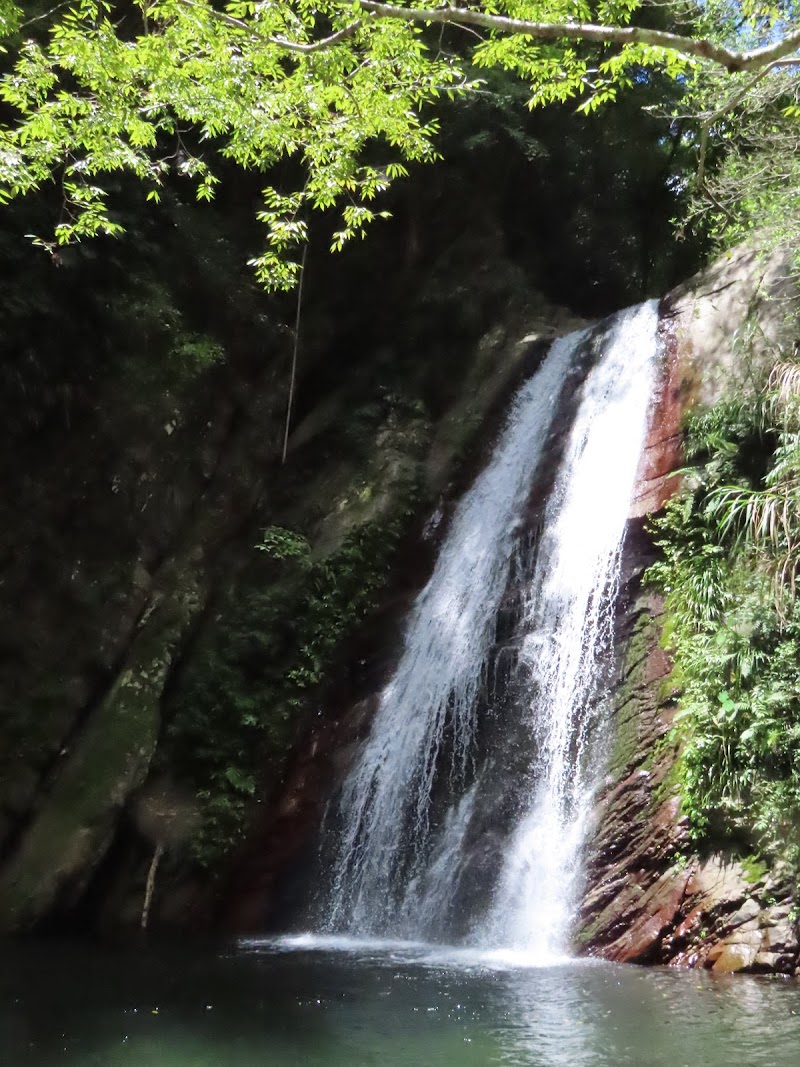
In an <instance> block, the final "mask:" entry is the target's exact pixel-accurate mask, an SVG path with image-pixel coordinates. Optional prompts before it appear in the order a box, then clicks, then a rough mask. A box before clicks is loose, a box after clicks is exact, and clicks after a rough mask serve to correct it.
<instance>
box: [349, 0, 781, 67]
mask: <svg viewBox="0 0 800 1067" xmlns="http://www.w3.org/2000/svg"><path fill="white" fill-rule="evenodd" d="M359 6H360V7H361V8H362V10H363V11H368V12H369V13H370V14H371V15H373V16H374V17H375V18H385V19H401V20H403V21H405V22H444V23H450V24H452V25H455V26H480V27H482V28H483V29H486V30H494V31H496V32H499V33H516V34H520V35H521V36H523V37H534V38H536V39H537V40H541V41H559V40H567V41H594V42H595V43H597V44H622V45H624V44H645V45H649V46H651V47H653V48H665V49H667V50H668V51H670V52H680V53H681V54H683V55H687V56H696V57H697V58H698V59H707V60H710V61H711V62H712V63H716V64H718V65H719V66H722V67H724V68H725V70H727V71H728V72H729V73H732V74H733V73H735V72H737V71H743V70H758V69H760V68H761V67H765V66H767V65H768V64H770V63H773V62H775V61H776V60H780V59H783V58H784V57H786V56H788V55H789V54H790V53H792V52H796V51H797V50H798V48H800V30H798V31H796V32H795V33H791V34H789V35H788V36H787V37H784V38H783V40H780V41H776V42H775V43H774V44H771V45H767V46H766V47H764V48H756V49H753V50H752V51H750V52H732V51H731V50H730V49H728V48H724V47H723V46H722V45H717V44H714V43H713V42H712V41H707V40H703V39H701V38H696V37H684V36H683V35H681V34H677V33H666V32H664V31H662V30H650V29H646V28H644V27H642V26H600V25H597V24H595V23H592V22H560V23H559V22H527V21H526V20H525V19H513V18H508V17H506V16H504V15H489V14H487V13H486V12H484V11H472V10H470V9H468V8H460V7H443V8H434V9H428V8H413V7H399V6H397V5H395V4H384V3H379V2H377V0H359Z"/></svg>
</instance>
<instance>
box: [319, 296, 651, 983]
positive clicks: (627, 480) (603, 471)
mask: <svg viewBox="0 0 800 1067" xmlns="http://www.w3.org/2000/svg"><path fill="white" fill-rule="evenodd" d="M657 329H658V311H657V307H656V304H655V302H654V301H651V302H649V303H647V304H643V305H640V306H638V307H635V308H631V309H628V310H626V311H623V312H620V313H619V314H618V315H616V316H614V317H613V319H611V320H610V321H609V322H608V323H606V324H604V326H602V327H601V328H599V329H595V330H582V331H578V332H575V333H573V334H570V335H568V336H566V337H563V338H560V339H559V340H557V341H556V342H554V344H553V345H552V346H551V348H550V350H549V352H548V354H547V356H546V357H545V358H544V360H543V362H542V364H541V366H540V367H539V369H538V371H537V372H536V373H535V374H534V375H533V376H532V377H531V379H530V380H529V381H528V382H526V383H525V384H524V385H523V386H522V388H521V389H520V390H519V392H518V393H517V395H516V397H515V398H514V400H513V402H512V404H511V406H510V410H509V414H508V417H507V421H506V425H505V427H504V429H503V431H502V432H501V434H500V435H499V438H498V440H497V442H496V445H495V448H494V451H493V454H492V456H491V458H490V460H489V462H488V463H487V465H486V467H485V469H484V470H483V471H482V472H481V474H480V475H479V476H478V477H477V479H476V480H475V482H474V484H473V485H472V487H471V488H470V489H469V491H468V492H467V493H466V494H465V495H464V497H463V499H462V500H461V502H460V503H459V505H458V507H457V508H456V510H455V513H454V515H453V518H452V521H451V523H450V526H449V529H448V531H447V533H446V536H445V539H444V542H443V544H442V546H441V549H440V552H439V555H438V559H437V562H436V565H435V568H434V571H433V574H432V576H431V578H430V580H429V582H428V584H427V585H426V587H425V588H424V589H423V590H422V592H421V593H420V595H419V596H418V598H417V600H416V603H415V605H414V607H413V609H412V611H411V613H410V617H409V620H408V623H407V628H406V634H405V640H404V647H403V650H402V654H401V655H400V658H399V662H398V665H397V667H396V669H395V671H394V674H393V676H392V677H391V679H390V680H389V682H388V684H387V685H386V687H385V689H384V691H383V693H382V695H381V699H380V703H379V707H378V710H377V713H376V715H375V718H374V721H373V723H372V728H371V732H370V735H369V737H368V738H367V740H366V741H365V743H364V744H363V746H362V749H361V751H360V754H359V755H358V757H357V759H356V762H355V764H354V766H353V769H352V770H351V771H350V773H349V775H348V776H347V778H346V780H345V782H344V784H343V786H342V789H341V793H340V795H339V796H338V797H337V798H336V799H335V800H334V802H333V803H332V805H331V810H330V812H329V816H328V819H327V820H326V824H325V827H324V832H323V838H322V847H321V853H320V855H321V862H320V881H321V882H322V885H323V891H322V893H321V899H318V900H317V901H316V902H315V906H314V907H313V908H312V916H313V918H314V920H315V921H314V922H312V928H313V926H316V928H317V930H318V932H320V933H322V934H324V935H328V936H330V935H337V936H338V937H339V940H338V941H337V944H343V943H346V942H342V941H341V935H346V936H348V937H351V938H355V939H357V940H358V939H363V938H365V937H367V938H373V939H374V938H384V939H390V940H397V939H407V940H411V941H431V942H439V943H441V942H448V943H459V944H463V945H467V946H470V947H472V948H475V949H481V950H483V951H484V952H487V953H490V954H493V956H494V958H497V954H498V953H504V954H505V955H506V956H507V957H508V958H509V959H513V960H519V959H520V958H524V959H526V960H527V961H528V962H530V963H534V964H543V963H550V962H553V961H554V960H558V959H559V958H562V957H563V956H564V955H565V953H566V952H567V946H568V939H569V931H570V925H571V921H572V911H573V908H574V904H575V900H576V895H577V891H578V888H579V885H580V856H581V850H582V845H583V843H584V839H585V835H586V829H587V825H588V821H589V818H590V815H591V810H592V799H593V796H594V793H595V788H596V784H597V781H598V776H599V775H600V774H601V772H602V767H603V754H604V750H605V745H606V742H607V732H608V731H607V728H606V727H607V724H606V722H605V716H604V712H605V704H604V699H603V697H604V692H603V683H604V681H606V680H607V676H608V672H609V670H610V667H611V664H612V639H613V617H614V602H615V594H616V590H617V576H618V570H619V558H620V549H621V544H622V540H623V536H624V532H625V527H626V522H627V516H628V513H629V510H630V501H631V497H632V494H633V491H634V486H635V480H636V472H637V469H638V466H639V460H640V456H641V451H642V447H643V443H644V440H645V436H646V433H647V427H648V415H649V409H650V406H651V404H650V401H651V397H652V394H653V389H654V384H655V379H656V374H657V369H658V359H657ZM554 457H555V462H554ZM542 486H543V488H541V492H540V495H541V496H542V497H543V499H544V500H545V501H546V503H544V504H543V505H542V506H541V508H540V515H539V521H538V524H539V525H540V526H541V533H540V535H539V536H538V537H535V538H533V539H532V538H531V534H530V531H529V530H528V529H527V528H526V527H527V526H528V525H529V523H530V519H529V518H527V519H526V513H527V512H528V511H529V507H530V499H531V493H532V491H533V490H534V489H536V488H537V487H542ZM509 603H513V604H514V610H513V611H512V612H511V615H512V616H513V623H512V625H511V627H510V632H509V633H507V634H506V635H505V639H504V641H502V642H498V616H499V613H500V611H501V606H502V608H503V610H504V611H505V613H506V615H508V614H509V608H508V605H509ZM506 628H507V629H508V626H507V627H506ZM498 679H499V682H498ZM488 812H499V813H501V814H500V815H499V817H496V818H494V819H489V820H487V813H488ZM487 855H489V856H490V861H489V862H487V861H486V858H485V857H486V856H487ZM476 857H478V859H477V860H476ZM481 857H483V859H481ZM476 887H477V888H476ZM322 943H324V944H327V945H330V944H331V942H330V941H325V942H322Z"/></svg>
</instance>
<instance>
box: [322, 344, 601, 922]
mask: <svg viewBox="0 0 800 1067" xmlns="http://www.w3.org/2000/svg"><path fill="white" fill-rule="evenodd" d="M581 337H582V334H573V335H571V336H570V337H569V338H563V339H560V340H558V341H556V342H555V343H554V344H553V345H552V347H551V349H550V351H549V353H548V355H547V358H546V359H545V360H544V362H543V364H542V366H541V367H540V368H539V370H538V371H537V373H536V374H535V375H534V376H533V377H532V378H531V379H530V381H528V382H527V383H526V384H525V385H524V386H523V387H522V388H521V389H520V390H519V392H518V394H517V396H516V397H515V399H514V402H513V404H512V408H511V412H510V414H509V418H508V421H507V424H506V427H505V430H504V431H503V433H502V435H501V437H500V440H499V442H498V444H497V447H496V449H495V452H494V455H493V457H492V459H491V461H490V462H489V465H488V466H487V467H486V469H485V470H484V471H483V473H482V474H481V475H479V477H478V478H477V480H476V481H475V483H474V485H473V486H472V488H471V489H470V490H469V492H468V493H467V494H466V495H465V497H464V498H463V500H462V501H461V503H460V505H459V507H458V508H457V510H456V513H455V515H454V516H453V521H452V524H451V526H450V530H449V532H448V535H447V538H446V540H445V543H444V545H443V547H442V550H441V552H440V554H439V557H438V559H437V562H436V566H435V568H434V572H433V574H432V576H431V578H430V581H429V582H428V584H427V585H426V587H425V588H424V589H423V591H422V592H421V593H420V595H419V597H418V598H417V601H416V603H415V606H414V608H413V611H412V613H411V617H410V620H409V623H408V627H407V631H406V637H405V647H404V650H403V655H402V658H401V660H400V663H399V665H398V667H397V670H396V671H395V674H394V677H393V678H392V680H391V681H390V683H389V685H388V686H387V687H386V689H385V690H384V692H383V694H382V697H381V702H380V707H379V709H378V712H377V714H376V716H375V720H374V723H373V726H372V731H371V734H370V737H369V739H368V741H367V743H366V744H365V746H364V749H363V752H362V753H361V755H360V758H359V760H358V762H357V764H356V766H355V768H354V770H353V771H352V772H351V774H350V776H349V777H348V779H347V781H346V782H345V785H344V789H343V793H342V797H341V801H340V810H341V812H342V816H343V827H342V830H341V834H340V839H339V845H338V850H337V856H336V859H335V862H334V877H333V885H332V891H331V894H330V902H329V905H328V908H327V915H326V918H325V926H326V928H327V929H330V930H339V929H352V930H357V931H358V932H359V933H385V932H387V931H388V930H390V929H392V927H393V926H394V925H396V924H397V922H398V920H399V917H400V916H401V915H402V914H403V912H405V913H408V911H409V910H413V908H411V905H412V903H413V899H412V898H413V896H414V893H413V887H414V885H415V884H418V883H415V881H414V878H415V875H417V874H418V869H419V865H420V863H421V862H424V857H425V855H426V853H427V850H428V848H429V844H430V829H431V828H430V825H429V815H430V809H431V794H432V791H433V788H434V782H435V780H436V778H437V771H438V772H439V775H441V773H442V771H441V768H440V767H438V766H437V762H438V757H439V754H440V751H441V750H442V748H443V746H444V744H445V731H446V729H447V730H448V731H449V737H448V739H447V741H448V746H447V747H448V749H449V766H448V767H447V768H446V771H445V774H446V777H447V778H448V779H449V782H450V784H451V786H452V787H453V788H455V789H457V788H458V786H459V784H462V785H463V780H464V775H465V772H466V770H467V767H468V764H469V762H470V760H471V759H472V758H473V756H474V752H473V738H474V733H475V704H476V697H477V694H478V691H479V689H480V686H481V683H482V679H483V675H484V670H485V666H486V659H487V656H488V654H489V652H490V650H491V647H492V642H493V638H494V627H495V618H496V615H497V609H498V606H499V602H500V598H501V597H502V595H503V592H504V590H505V588H506V584H507V581H508V575H509V568H510V564H511V558H512V553H513V549H514V545H515V537H516V533H517V529H518V525H519V520H520V514H521V512H522V509H523V507H524V503H525V500H526V497H527V494H528V490H529V487H530V484H531V479H532V477H533V474H534V472H535V470H536V467H537V465H538V463H539V459H540V456H541V453H542V450H543V446H544V444H545V441H546V437H547V431H548V430H549V428H550V423H551V420H552V417H553V413H554V411H555V406H556V401H557V398H558V395H559V393H560V391H561V388H562V386H563V383H564V380H565V377H566V374H567V371H568V369H569V365H570V357H571V355H572V353H573V352H574V349H575V347H576V346H577V344H578V343H579V341H580V339H581ZM401 868H402V869H404V870H405V871H407V872H408V877H407V879H406V881H405V882H404V884H398V881H399V880H400V872H401ZM409 887H410V888H411V890H412V892H411V894H409V892H408V890H409Z"/></svg>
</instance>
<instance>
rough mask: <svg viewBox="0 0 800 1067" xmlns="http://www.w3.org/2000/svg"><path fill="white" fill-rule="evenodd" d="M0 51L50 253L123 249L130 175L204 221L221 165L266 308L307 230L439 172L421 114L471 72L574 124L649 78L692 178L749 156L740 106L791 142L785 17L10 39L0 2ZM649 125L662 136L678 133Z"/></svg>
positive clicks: (156, 19)
mask: <svg viewBox="0 0 800 1067" xmlns="http://www.w3.org/2000/svg"><path fill="white" fill-rule="evenodd" d="M3 38H5V39H6V41H7V42H8V49H9V63H8V67H7V70H6V73H5V75H4V77H3V78H2V79H1V80H0V99H2V100H3V101H4V103H5V107H6V116H7V117H6V121H5V124H0V198H5V199H7V198H9V197H13V196H18V195H20V194H24V193H27V192H30V191H32V190H35V189H39V188H41V187H42V186H43V185H45V184H48V183H50V182H52V183H54V184H55V185H56V187H57V188H58V189H59V190H60V194H61V195H60V208H59V214H58V218H57V220H56V221H55V225H54V236H49V235H47V234H43V236H41V238H40V240H41V241H42V243H43V244H44V245H45V246H46V247H50V248H52V247H54V245H53V244H52V243H51V242H52V241H55V242H59V243H60V242H67V241H70V240H74V239H76V238H78V239H79V238H81V237H83V236H86V235H90V234H96V233H98V232H106V233H111V234H117V233H119V232H120V231H121V225H122V224H121V222H120V220H119V218H118V217H117V215H116V213H115V211H114V208H113V205H112V203H111V200H110V194H111V193H112V192H113V182H112V183H109V179H108V176H109V175H110V174H112V173H113V172H116V171H130V172H132V173H133V174H135V175H136V176H137V177H138V178H139V179H140V180H141V181H142V182H143V183H144V185H145V186H146V188H147V189H148V194H147V195H148V196H149V197H150V198H151V199H154V200H158V198H159V197H160V195H161V191H162V187H163V183H164V181H165V179H166V177H167V176H168V175H169V174H170V173H177V174H180V175H182V176H184V177H185V178H187V179H189V180H190V181H192V182H194V183H195V186H196V193H197V196H198V197H199V198H200V199H209V198H211V197H212V196H213V195H214V189H215V186H216V185H217V184H218V182H219V167H218V164H217V160H218V158H219V157H220V156H221V157H223V158H225V159H228V160H231V161H233V162H234V163H235V164H236V165H238V166H240V167H243V168H245V169H251V170H255V171H257V172H259V173H261V174H263V175H264V189H263V194H262V206H261V209H260V211H259V218H260V220H261V222H262V223H263V224H264V225H265V226H266V249H265V250H264V251H262V252H261V254H260V255H257V256H256V257H254V263H255V266H256V268H257V271H258V274H259V276H260V277H261V279H262V280H263V281H264V282H265V283H266V284H268V285H270V286H277V287H288V286H291V285H292V284H293V282H294V281H295V280H296V278H297V275H298V271H299V264H298V262H297V260H296V258H293V256H294V253H295V252H296V250H297V248H298V246H300V245H302V244H303V242H304V241H305V240H306V238H307V235H308V212H309V210H311V209H321V210H324V211H328V210H329V209H332V208H334V207H336V208H337V210H338V222H336V223H334V224H333V233H332V236H331V239H330V243H331V247H332V248H334V249H336V248H341V247H342V245H343V244H344V243H345V242H346V241H348V240H349V239H351V238H352V237H354V236H358V235H363V233H364V228H365V226H366V225H367V224H368V223H369V222H370V221H372V220H373V219H374V218H375V217H376V215H380V214H382V213H383V211H382V210H380V209H379V208H378V207H377V206H376V199H377V197H378V196H379V194H380V193H382V192H383V191H384V190H385V189H386V188H387V186H388V185H389V184H390V183H391V182H392V181H393V180H394V179H396V178H398V177H400V176H402V175H404V174H405V173H406V166H407V164H408V163H409V162H417V161H425V160H431V159H433V158H435V156H436V148H435V135H436V133H437V129H438V119H437V117H436V115H435V114H434V113H433V112H432V110H431V107H430V105H431V104H432V103H433V102H435V101H436V100H437V99H438V98H440V97H442V96H444V95H450V96H453V95H457V94H465V93H473V92H476V91H482V89H481V77H480V74H481V71H482V70H484V69H486V68H503V69H505V70H508V71H511V72H512V73H513V74H514V75H516V76H518V77H519V78H520V79H521V80H522V82H523V83H525V84H526V85H527V86H528V100H529V103H530V104H551V103H555V102H563V101H566V100H570V99H573V98H578V102H579V107H580V108H582V109H584V110H586V111H592V110H594V109H595V108H597V107H598V106H600V105H601V104H603V103H606V102H608V101H610V100H614V99H615V98H616V96H617V94H618V91H619V90H620V88H622V87H627V86H630V85H633V84H636V83H640V82H643V81H645V82H646V81H648V80H649V79H650V78H651V77H652V76H653V72H661V73H662V74H665V75H666V78H667V80H668V81H669V82H671V83H672V84H673V85H678V86H680V87H681V88H682V89H683V90H686V91H688V93H689V95H688V97H687V103H688V107H689V111H690V113H693V115H694V118H695V119H699V123H700V128H699V129H698V124H697V122H695V124H694V126H693V127H692V128H691V129H690V130H688V131H687V133H686V136H687V137H688V139H689V141H690V142H692V143H694V144H696V145H698V148H699V154H700V157H701V170H705V167H706V156H707V142H708V141H709V139H711V140H712V141H714V142H722V143H723V145H728V146H730V148H731V151H729V152H728V153H727V155H728V158H729V159H730V161H731V162H730V163H729V171H730V173H731V174H732V175H733V174H738V173H739V172H740V171H741V168H742V166H743V162H742V161H743V160H745V159H749V156H750V155H752V154H753V153H752V152H751V151H750V150H749V149H748V148H747V147H746V146H747V145H748V143H749V141H748V138H750V137H751V131H752V128H753V122H752V119H751V118H748V117H747V116H748V113H749V112H752V111H753V110H754V102H755V110H756V111H759V113H761V112H763V113H764V114H765V115H766V117H767V121H768V123H769V124H770V125H769V129H770V130H771V129H772V125H775V126H776V128H777V127H780V129H781V130H783V131H784V132H785V130H786V129H789V130H791V129H792V128H793V125H794V123H795V120H796V118H797V110H798V103H797V98H796V86H795V82H796V79H795V78H794V75H793V73H792V71H793V69H794V67H793V65H794V64H795V63H797V62H798V59H797V50H798V46H800V31H798V28H797V20H796V17H795V11H794V5H793V4H791V3H784V2H778V3H773V4H769V3H767V4H765V3H760V2H757V0H740V2H738V3H732V2H729V0H714V2H713V3H703V4H697V5H694V4H692V3H676V4H671V5H664V6H662V5H658V4H650V3H642V2H641V0H601V2H599V3H595V4H590V3H583V2H582V3H578V4H576V3H575V2H573V0H525V2H522V3H520V2H519V0H514V2H513V3H506V2H504V3H501V4H499V5H494V4H493V5H486V6H485V7H472V6H464V7H459V6H458V5H451V6H449V7H446V8H444V9H442V8H432V9H430V10H428V9H420V10H418V9H416V8H413V7H409V6H404V5H391V4H381V3H377V2H373V0H355V2H353V3H343V2H341V0H324V2H318V3H316V4H314V5H312V4H310V3H307V2H306V0H281V2H277V3H258V2H255V0H232V2H230V3H227V4H225V5H224V6H218V5H214V4H212V3H209V2H208V0H136V2H135V3H133V4H125V5H123V4H119V3H114V2H112V0H75V2H74V3H69V4H66V5H62V4H59V5H56V6H55V7H54V8H52V9H48V8H47V7H46V6H44V5H40V4H36V5H33V9H32V11H31V13H30V14H29V15H28V13H27V12H26V17H23V14H22V11H21V10H20V9H19V7H18V6H17V5H16V4H14V3H13V2H12V0H3V6H2V9H0V39H3ZM767 84H768V85H769V86H770V87H771V88H770V89H769V91H768V94H767V98H766V99H765V98H764V97H763V96H762V95H760V91H761V89H763V87H764V85H767ZM756 89H759V92H758V93H757V92H756V91H755V90H756ZM669 96H670V94H667V97H668V98H669ZM664 103H665V106H664V107H663V108H662V110H663V113H664V115H665V116H669V115H670V114H672V113H674V109H673V107H672V103H673V102H672V101H671V100H670V99H667V100H666V101H665V102H664ZM743 109H744V113H745V118H744V119H742V111H743ZM748 109H749V112H748ZM684 110H685V108H684ZM677 121H680V120H679V119H678V120H677ZM789 141H790V142H791V136H789ZM768 151H771V148H770V147H769V146H768ZM756 154H758V152H756ZM784 156H785V158H786V159H787V160H788V159H790V158H791V153H790V152H784ZM762 170H763V168H762ZM756 172H758V168H757V167H756V168H755V170H754V171H753V173H756ZM759 173H760V172H759ZM759 181H763V180H762V179H761V178H759ZM698 185H699V193H700V199H699V200H698V204H702V205H703V210H704V211H706V212H708V211H709V210H710V209H713V210H711V215H712V224H713V225H714V226H716V227H717V228H718V227H719V225H720V216H721V217H722V219H723V220H726V219H727V220H728V221H732V220H735V221H737V222H739V223H741V222H742V221H743V220H745V219H746V220H747V221H748V222H755V223H758V222H759V221H760V214H761V206H760V204H759V195H758V194H757V193H755V194H754V195H753V196H752V197H749V198H748V197H741V196H739V197H738V198H737V199H736V206H735V207H731V206H727V207H726V206H725V200H724V198H723V200H720V195H719V191H718V190H717V191H714V189H713V188H712V186H711V185H708V186H707V187H705V186H703V183H702V181H700V182H699V183H698ZM774 187H775V179H774V178H773V180H772V182H771V184H770V183H768V188H770V189H772V188H774ZM709 205H710V207H709Z"/></svg>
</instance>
